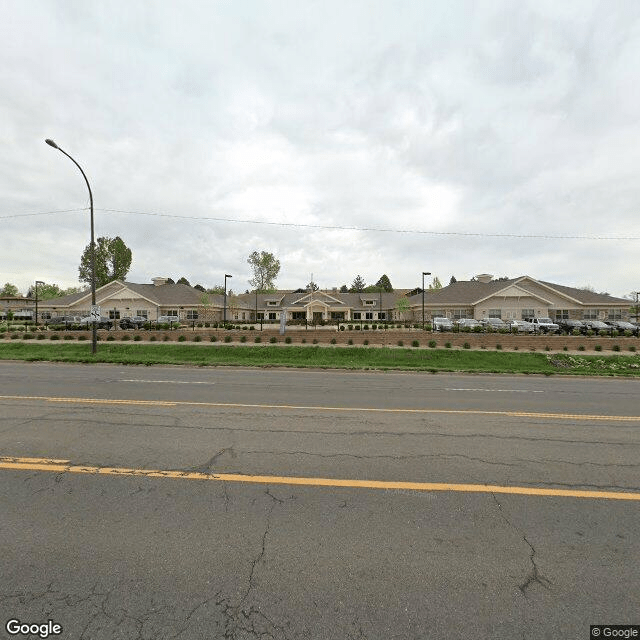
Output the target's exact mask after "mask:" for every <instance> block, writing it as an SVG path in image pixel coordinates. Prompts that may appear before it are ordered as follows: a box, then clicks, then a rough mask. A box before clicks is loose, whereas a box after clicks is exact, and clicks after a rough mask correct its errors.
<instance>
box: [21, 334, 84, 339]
mask: <svg viewBox="0 0 640 640" xmlns="http://www.w3.org/2000/svg"><path fill="white" fill-rule="evenodd" d="M11 337H12V338H13V336H11ZM64 339H65V340H73V336H72V335H71V334H69V333H65V334H64Z"/></svg>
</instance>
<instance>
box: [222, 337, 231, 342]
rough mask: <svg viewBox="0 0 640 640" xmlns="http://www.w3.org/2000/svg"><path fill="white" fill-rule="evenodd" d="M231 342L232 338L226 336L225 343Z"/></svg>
mask: <svg viewBox="0 0 640 640" xmlns="http://www.w3.org/2000/svg"><path fill="white" fill-rule="evenodd" d="M231 340H232V338H231V336H225V337H224V341H225V342H231Z"/></svg>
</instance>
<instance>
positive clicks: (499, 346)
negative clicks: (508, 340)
mask: <svg viewBox="0 0 640 640" xmlns="http://www.w3.org/2000/svg"><path fill="white" fill-rule="evenodd" d="M496 349H497V350H498V351H502V345H501V344H500V343H498V344H497V345H496Z"/></svg>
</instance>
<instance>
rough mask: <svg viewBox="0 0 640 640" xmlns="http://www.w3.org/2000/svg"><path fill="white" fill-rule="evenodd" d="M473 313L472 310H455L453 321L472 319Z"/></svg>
mask: <svg viewBox="0 0 640 640" xmlns="http://www.w3.org/2000/svg"><path fill="white" fill-rule="evenodd" d="M472 315H473V314H472V313H471V310H470V309H454V310H453V319H454V320H461V319H462V318H470V317H472Z"/></svg>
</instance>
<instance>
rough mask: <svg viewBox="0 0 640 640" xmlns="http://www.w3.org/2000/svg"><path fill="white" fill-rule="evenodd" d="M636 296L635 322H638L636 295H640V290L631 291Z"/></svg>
mask: <svg viewBox="0 0 640 640" xmlns="http://www.w3.org/2000/svg"><path fill="white" fill-rule="evenodd" d="M631 293H632V294H633V295H635V297H636V314H635V315H636V323H637V322H638V296H639V295H640V291H632V292H631ZM638 328H639V329H640V327H638Z"/></svg>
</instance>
